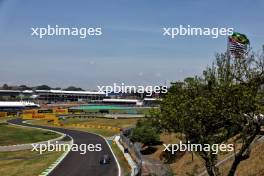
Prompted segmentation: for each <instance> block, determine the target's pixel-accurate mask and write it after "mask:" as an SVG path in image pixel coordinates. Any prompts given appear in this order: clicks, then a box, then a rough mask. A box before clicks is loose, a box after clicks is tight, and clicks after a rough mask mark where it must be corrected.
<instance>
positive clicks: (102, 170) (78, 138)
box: [8, 119, 119, 176]
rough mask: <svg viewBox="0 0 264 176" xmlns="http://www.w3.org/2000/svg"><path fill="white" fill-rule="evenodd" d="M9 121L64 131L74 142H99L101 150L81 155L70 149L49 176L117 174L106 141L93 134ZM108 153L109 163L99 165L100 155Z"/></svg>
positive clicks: (113, 175) (116, 175)
mask: <svg viewBox="0 0 264 176" xmlns="http://www.w3.org/2000/svg"><path fill="white" fill-rule="evenodd" d="M8 122H9V123H13V124H18V125H23V126H33V127H39V128H43V129H51V130H54V131H58V132H62V133H65V134H67V135H69V136H71V137H72V138H73V139H74V143H75V144H78V145H80V144H86V145H88V144H101V146H102V151H100V152H96V151H93V152H91V151H90V152H89V151H87V153H86V154H84V155H81V154H80V152H75V151H70V152H69V154H68V155H67V156H66V157H65V158H64V160H63V161H62V162H61V163H60V164H59V165H58V166H57V167H56V168H55V169H54V170H53V171H52V172H51V173H50V174H49V176H90V175H91V176H118V175H119V169H118V166H117V163H116V160H115V159H114V156H113V154H112V152H111V150H110V148H109V146H108V144H107V143H106V141H105V140H104V139H103V138H102V137H100V136H98V135H95V134H91V133H87V132H81V131H76V130H69V129H63V128H53V127H46V126H45V127H44V126H38V125H31V124H24V123H22V120H21V119H14V120H10V121H8ZM104 154H108V155H109V156H110V158H111V163H110V164H106V165H100V163H99V161H100V158H101V156H103V155H104Z"/></svg>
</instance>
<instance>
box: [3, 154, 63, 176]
mask: <svg viewBox="0 0 264 176" xmlns="http://www.w3.org/2000/svg"><path fill="white" fill-rule="evenodd" d="M61 154H62V152H46V153H44V154H42V155H40V154H39V153H37V152H32V151H31V150H24V151H16V152H0V175H12V176H30V175H39V174H40V173H41V172H42V171H44V170H45V169H46V168H48V167H49V166H50V165H51V164H52V163H53V162H54V161H56V159H57V158H59V157H60V156H61Z"/></svg>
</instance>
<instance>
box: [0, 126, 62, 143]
mask: <svg viewBox="0 0 264 176" xmlns="http://www.w3.org/2000/svg"><path fill="white" fill-rule="evenodd" d="M59 136H60V135H59V134H57V133H54V132H50V131H42V130H38V129H32V128H23V127H17V126H12V125H8V124H6V123H1V124H0V146H7V145H17V144H27V143H35V142H41V141H47V140H50V139H55V138H57V137H59Z"/></svg>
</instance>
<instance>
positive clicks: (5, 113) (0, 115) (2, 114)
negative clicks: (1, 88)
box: [0, 112, 8, 118]
mask: <svg viewBox="0 0 264 176" xmlns="http://www.w3.org/2000/svg"><path fill="white" fill-rule="evenodd" d="M7 115H8V114H7V112H0V118H1V117H7Z"/></svg>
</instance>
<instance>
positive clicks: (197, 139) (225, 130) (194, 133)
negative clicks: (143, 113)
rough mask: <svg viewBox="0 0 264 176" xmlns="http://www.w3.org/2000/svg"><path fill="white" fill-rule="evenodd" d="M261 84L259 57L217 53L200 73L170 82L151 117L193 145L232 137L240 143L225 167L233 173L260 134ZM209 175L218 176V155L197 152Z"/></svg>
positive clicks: (262, 59) (263, 76)
mask: <svg viewBox="0 0 264 176" xmlns="http://www.w3.org/2000/svg"><path fill="white" fill-rule="evenodd" d="M263 83H264V57H263V54H262V55H261V56H259V57H258V56H256V55H251V56H250V57H249V58H241V59H234V60H233V59H231V58H230V57H229V56H228V55H227V54H218V55H217V56H216V62H215V63H214V64H213V65H212V66H211V67H208V68H207V69H206V70H205V71H204V73H203V76H201V77H193V78H188V79H185V80H184V81H183V82H176V83H174V84H173V85H172V86H171V88H170V89H169V92H168V94H167V95H166V96H165V98H164V100H163V101H162V103H161V108H160V113H159V114H158V115H157V116H156V117H155V118H154V119H152V122H155V123H153V124H158V126H159V128H162V129H164V130H166V131H169V132H181V133H183V134H184V136H185V138H186V141H191V143H193V144H210V145H213V144H220V143H222V142H224V141H226V140H227V139H229V138H230V137H233V136H235V135H236V136H238V137H240V138H241V140H242V147H241V149H240V150H239V152H238V153H236V154H235V160H234V162H233V163H232V166H231V169H230V170H229V176H233V175H234V174H235V171H236V169H237V167H238V165H239V163H240V162H241V161H243V160H245V159H247V158H248V157H249V155H250V147H251V144H252V142H253V141H254V139H255V138H256V136H257V135H258V134H259V133H260V123H259V118H258V115H259V113H260V111H261V103H260V100H261V99H262V97H263V96H262V94H261V93H260V91H259V90H260V86H261V85H262V84H263ZM197 154H198V155H200V156H201V158H202V159H203V160H204V161H205V165H206V169H207V172H208V174H209V175H211V176H215V175H218V174H219V172H218V168H217V167H216V163H217V160H218V155H217V154H215V153H213V152H212V151H209V152H207V151H197Z"/></svg>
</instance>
